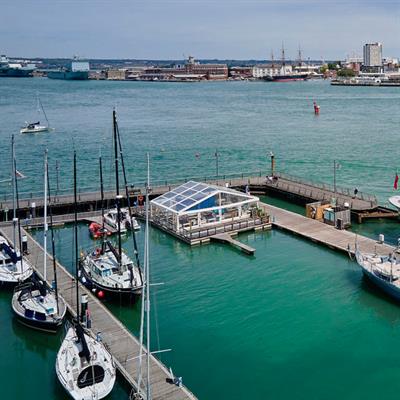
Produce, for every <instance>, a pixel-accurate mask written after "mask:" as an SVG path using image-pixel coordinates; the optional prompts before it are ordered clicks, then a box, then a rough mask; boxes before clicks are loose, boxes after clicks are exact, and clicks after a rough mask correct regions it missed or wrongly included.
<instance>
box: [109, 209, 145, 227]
mask: <svg viewBox="0 0 400 400" xmlns="http://www.w3.org/2000/svg"><path fill="white" fill-rule="evenodd" d="M120 215H121V221H120V224H121V233H126V231H127V230H128V229H132V230H134V231H138V230H140V225H139V223H138V222H137V220H136V218H135V217H133V216H132V217H129V210H128V209H127V208H121V210H120ZM104 221H105V222H106V223H107V224H108V225H110V226H112V227H113V228H114V229H118V210H117V208H112V209H111V210H108V211H107V213H106V214H105V215H104Z"/></svg>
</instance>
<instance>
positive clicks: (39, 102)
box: [38, 95, 50, 128]
mask: <svg viewBox="0 0 400 400" xmlns="http://www.w3.org/2000/svg"><path fill="white" fill-rule="evenodd" d="M38 105H39V106H40V108H41V109H42V112H43V115H44V117H45V118H46V122H47V127H48V128H50V122H49V120H48V119H47V115H46V111H44V107H43V104H42V102H41V101H40V98H39V95H38Z"/></svg>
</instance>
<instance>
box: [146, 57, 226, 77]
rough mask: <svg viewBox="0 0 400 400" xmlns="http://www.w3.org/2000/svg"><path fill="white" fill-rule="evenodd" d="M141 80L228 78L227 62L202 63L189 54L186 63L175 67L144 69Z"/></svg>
mask: <svg viewBox="0 0 400 400" xmlns="http://www.w3.org/2000/svg"><path fill="white" fill-rule="evenodd" d="M139 79H140V80H152V81H154V80H162V81H165V80H172V81H176V80H182V81H184V80H226V79H228V66H227V64H208V63H207V64H200V63H199V62H197V61H195V60H194V58H193V57H192V56H189V58H188V59H187V61H186V63H185V64H183V65H181V64H178V65H174V66H173V67H151V68H147V69H145V70H144V71H143V73H142V74H140V76H139Z"/></svg>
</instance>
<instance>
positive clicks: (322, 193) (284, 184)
mask: <svg viewBox="0 0 400 400" xmlns="http://www.w3.org/2000/svg"><path fill="white" fill-rule="evenodd" d="M275 177H276V179H269V178H267V177H266V176H265V175H263V174H262V173H261V172H260V173H259V176H245V174H241V175H236V176H221V177H220V178H219V179H215V178H207V177H204V178H201V177H197V178H190V179H189V178H188V179H185V180H180V181H177V182H165V183H164V184H158V185H156V184H155V185H154V186H153V187H152V192H151V197H152V198H153V197H157V196H159V195H162V194H164V193H166V192H168V191H170V190H171V189H173V188H174V187H176V186H179V185H181V184H182V183H184V182H187V181H188V180H197V181H201V182H204V183H209V184H214V185H219V186H225V185H226V184H228V185H229V186H230V187H232V188H241V189H244V188H245V187H246V186H247V185H248V186H249V187H250V189H254V190H257V192H261V193H267V194H268V193H275V194H280V195H281V196H283V197H285V198H288V199H289V198H293V197H296V198H297V199H302V200H303V201H304V202H313V201H325V200H326V201H330V200H331V199H332V197H335V198H336V201H337V203H338V205H344V203H348V204H349V205H350V208H351V209H352V210H353V211H367V210H375V209H376V208H377V207H378V202H377V199H376V197H375V196H373V195H369V194H365V193H361V192H358V193H357V195H356V196H355V195H354V193H353V191H352V190H350V189H343V188H339V187H338V188H337V190H336V192H335V191H334V190H333V188H332V187H331V186H330V185H327V184H321V183H315V182H311V181H307V180H305V179H302V178H297V177H293V176H289V175H285V174H280V173H276V174H275ZM121 190H122V193H125V190H124V189H122V188H121ZM71 192H72V191H71ZM144 192H145V188H144V186H143V185H140V184H139V185H137V186H135V190H134V191H131V192H130V197H131V198H132V199H133V200H135V199H136V198H137V196H138V195H143V193H144ZM104 199H105V201H106V202H108V203H109V205H110V203H112V204H113V203H114V200H115V191H112V190H111V191H106V192H105V193H104ZM52 202H53V212H54V213H55V214H68V213H71V212H72V205H73V202H74V197H73V196H72V194H64V195H58V196H55V197H53V198H52ZM32 203H35V209H36V212H37V213H38V215H40V214H41V213H42V208H43V198H42V197H38V196H33V195H31V197H30V198H23V199H21V200H20V216H21V218H22V215H23V216H25V215H27V214H28V213H29V212H30V211H31V207H32ZM78 206H80V207H81V211H93V210H96V209H100V192H98V191H97V192H82V193H79V195H78ZM11 209H12V200H11V199H9V198H3V199H2V200H0V220H4V219H5V218H4V217H5V210H9V211H8V216H9V219H10V217H11V211H10V210H11Z"/></svg>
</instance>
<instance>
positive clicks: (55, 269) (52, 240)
mask: <svg viewBox="0 0 400 400" xmlns="http://www.w3.org/2000/svg"><path fill="white" fill-rule="evenodd" d="M46 175H47V176H46V178H47V188H48V196H49V197H48V199H49V214H50V232H51V255H52V258H53V275H54V286H55V289H54V290H55V295H56V304H57V312H58V311H59V307H58V282H57V262H56V245H55V240H54V230H53V213H52V209H51V193H50V179H49V168H48V163H47V171H46Z"/></svg>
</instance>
